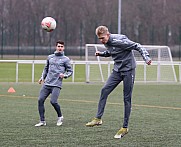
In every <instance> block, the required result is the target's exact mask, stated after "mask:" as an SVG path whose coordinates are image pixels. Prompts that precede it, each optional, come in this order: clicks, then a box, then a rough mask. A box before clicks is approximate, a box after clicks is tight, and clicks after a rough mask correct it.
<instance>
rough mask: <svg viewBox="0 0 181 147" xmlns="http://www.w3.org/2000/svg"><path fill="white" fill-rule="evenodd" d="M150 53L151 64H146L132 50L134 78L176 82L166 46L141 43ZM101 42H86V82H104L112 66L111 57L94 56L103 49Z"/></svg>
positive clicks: (140, 80) (170, 57)
mask: <svg viewBox="0 0 181 147" xmlns="http://www.w3.org/2000/svg"><path fill="white" fill-rule="evenodd" d="M142 46H143V47H144V48H146V49H147V51H148V52H149V54H150V57H151V59H152V65H151V66H147V65H146V63H145V62H144V61H143V58H142V56H141V55H140V53H139V52H138V51H135V50H133V53H134V56H135V59H136V61H137V68H136V78H135V81H138V82H177V77H176V73H175V68H174V64H173V59H172V54H171V51H170V48H169V47H168V46H158V45H142ZM105 49H106V48H105V46H104V45H103V44H86V46H85V60H86V62H87V63H88V65H87V66H86V82H105V81H106V80H107V77H108V76H109V75H110V72H111V70H112V68H113V64H114V62H113V61H112V58H111V57H107V58H105V57H99V56H95V52H96V51H104V50H105Z"/></svg>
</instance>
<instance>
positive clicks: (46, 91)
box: [38, 85, 62, 121]
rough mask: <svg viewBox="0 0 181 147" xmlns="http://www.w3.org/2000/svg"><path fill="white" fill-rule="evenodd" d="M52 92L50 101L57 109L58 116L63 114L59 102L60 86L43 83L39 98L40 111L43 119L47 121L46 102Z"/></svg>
mask: <svg viewBox="0 0 181 147" xmlns="http://www.w3.org/2000/svg"><path fill="white" fill-rule="evenodd" d="M50 94H51V97H50V103H51V104H52V106H53V107H54V109H55V111H56V112H57V115H58V117H61V116H62V113H61V110H60V105H59V104H58V96H59V94H60V88H59V87H53V86H46V85H43V86H42V88H41V90H40V95H39V98H38V111H39V115H40V120H41V121H45V107H44V102H45V100H46V98H47V97H48V96H49V95H50Z"/></svg>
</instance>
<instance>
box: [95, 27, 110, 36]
mask: <svg viewBox="0 0 181 147" xmlns="http://www.w3.org/2000/svg"><path fill="white" fill-rule="evenodd" d="M101 34H109V30H108V28H107V27H106V26H99V27H97V28H96V35H97V36H99V35H101Z"/></svg>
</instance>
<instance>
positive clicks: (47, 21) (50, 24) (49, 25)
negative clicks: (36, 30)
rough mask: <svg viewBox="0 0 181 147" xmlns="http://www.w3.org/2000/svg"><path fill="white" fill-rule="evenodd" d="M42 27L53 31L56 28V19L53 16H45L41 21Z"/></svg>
mask: <svg viewBox="0 0 181 147" xmlns="http://www.w3.org/2000/svg"><path fill="white" fill-rule="evenodd" d="M41 26H42V28H43V29H44V30H45V31H47V32H52V31H53V30H54V29H55V28H56V21H55V19H54V18H52V17H45V18H44V19H43V20H42V21H41Z"/></svg>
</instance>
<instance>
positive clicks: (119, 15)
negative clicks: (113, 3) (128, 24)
mask: <svg viewBox="0 0 181 147" xmlns="http://www.w3.org/2000/svg"><path fill="white" fill-rule="evenodd" d="M118 34H121V0H118Z"/></svg>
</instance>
